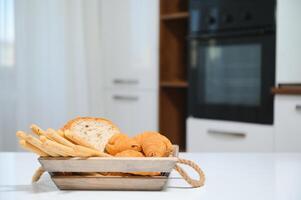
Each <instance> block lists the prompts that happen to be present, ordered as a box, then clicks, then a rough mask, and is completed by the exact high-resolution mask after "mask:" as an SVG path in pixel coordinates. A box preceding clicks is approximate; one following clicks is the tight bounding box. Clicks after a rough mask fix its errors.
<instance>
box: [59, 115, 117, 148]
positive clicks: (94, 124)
mask: <svg viewBox="0 0 301 200" xmlns="http://www.w3.org/2000/svg"><path fill="white" fill-rule="evenodd" d="M62 130H63V131H66V130H69V131H70V132H71V133H72V134H73V135H74V137H76V138H77V139H80V141H81V142H82V143H81V145H82V146H86V147H89V148H93V149H95V150H98V151H102V152H103V151H104V149H105V146H106V144H107V142H108V140H109V139H110V138H111V137H112V136H113V135H114V134H117V133H120V131H119V129H118V127H117V126H115V125H114V124H113V123H112V122H110V121H109V120H106V119H102V118H93V117H77V118H75V119H73V120H70V121H69V122H67V123H66V125H65V126H64V127H63V128H62ZM76 142H79V141H78V140H77V141H76Z"/></svg>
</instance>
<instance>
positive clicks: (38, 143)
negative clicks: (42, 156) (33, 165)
mask: <svg viewBox="0 0 301 200" xmlns="http://www.w3.org/2000/svg"><path fill="white" fill-rule="evenodd" d="M16 135H17V137H18V138H19V139H21V140H25V141H26V142H28V143H29V144H31V145H32V146H34V147H36V148H38V149H40V150H41V151H44V152H45V153H46V154H48V155H50V156H59V155H58V154H56V153H54V152H52V151H50V150H49V149H46V148H44V147H42V142H41V141H40V140H39V139H37V138H35V137H33V136H31V135H27V134H26V133H25V132H23V131H17V133H16Z"/></svg>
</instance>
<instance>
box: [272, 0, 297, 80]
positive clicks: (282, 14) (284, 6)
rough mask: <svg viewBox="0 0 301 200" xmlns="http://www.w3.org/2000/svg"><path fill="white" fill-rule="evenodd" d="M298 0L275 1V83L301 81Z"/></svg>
mask: <svg viewBox="0 0 301 200" xmlns="http://www.w3.org/2000/svg"><path fill="white" fill-rule="evenodd" d="M300 10H301V1H300V0H278V1H277V33H276V37H277V45H276V47H277V53H276V55H277V56H276V60H277V61H276V65H277V70H276V73H277V76H276V80H277V83H301V56H300V52H301V37H300V35H301V25H300V24H299V23H298V22H297V21H298V20H299V19H301V12H300Z"/></svg>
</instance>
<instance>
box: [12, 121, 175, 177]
mask: <svg viewBox="0 0 301 200" xmlns="http://www.w3.org/2000/svg"><path fill="white" fill-rule="evenodd" d="M30 129H31V132H32V133H33V134H27V133H25V132H24V131H17V133H16V135H17V137H18V138H19V143H20V145H21V146H22V147H23V148H24V149H26V150H28V151H31V152H34V153H36V154H37V155H39V156H52V157H59V156H62V157H92V156H93V157H95V156H99V157H111V156H116V157H165V156H169V155H171V153H172V150H173V147H172V143H171V142H170V140H169V139H167V138H166V137H165V136H163V135H161V134H160V133H157V132H152V131H146V132H143V133H140V134H138V135H136V136H135V137H133V138H131V137H129V136H128V135H126V134H123V133H121V131H120V130H119V128H118V127H117V126H116V125H114V124H113V123H112V122H110V121H109V120H107V119H103V118H93V117H77V118H75V119H72V120H70V121H68V122H67V123H66V124H65V125H64V126H63V127H62V128H60V129H58V130H55V129H52V128H48V129H46V130H43V129H42V128H40V127H38V126H37V125H35V124H33V125H31V126H30ZM43 172H44V170H43V169H42V168H39V169H38V170H37V171H36V173H35V174H34V176H33V182H35V181H37V180H38V179H39V178H40V176H41V175H42V174H43ZM97 174H98V175H121V174H122V173H97ZM131 174H134V175H158V173H157V172H152V173H149V172H148V173H146V172H133V173H131Z"/></svg>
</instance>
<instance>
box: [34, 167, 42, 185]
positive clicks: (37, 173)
mask: <svg viewBox="0 0 301 200" xmlns="http://www.w3.org/2000/svg"><path fill="white" fill-rule="evenodd" d="M44 172H45V170H44V169H43V168H42V167H39V168H38V169H37V170H36V171H35V173H34V174H33V176H32V179H31V182H32V183H34V182H37V181H38V180H39V179H40V178H41V176H42V175H43V173H44Z"/></svg>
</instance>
